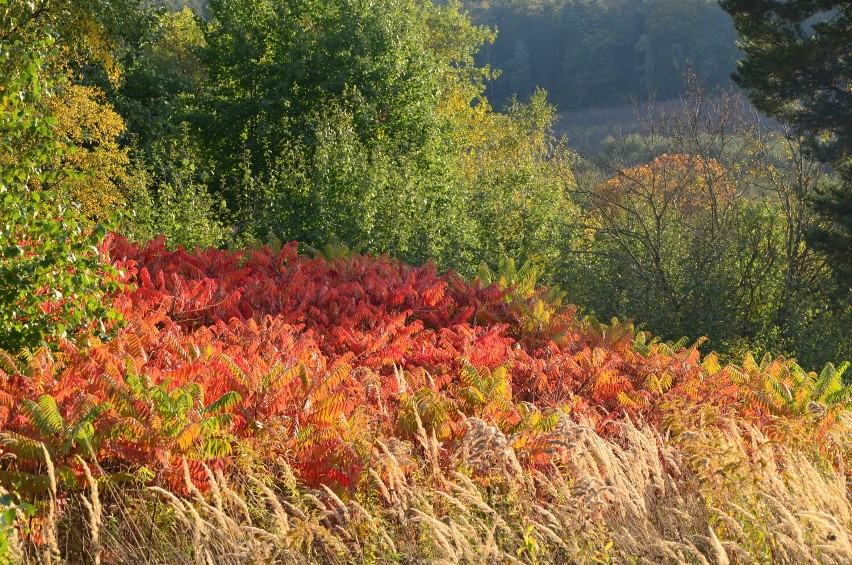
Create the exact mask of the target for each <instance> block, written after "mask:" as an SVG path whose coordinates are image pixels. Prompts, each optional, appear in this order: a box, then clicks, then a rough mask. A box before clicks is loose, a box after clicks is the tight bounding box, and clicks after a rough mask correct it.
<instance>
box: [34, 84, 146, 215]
mask: <svg viewBox="0 0 852 565" xmlns="http://www.w3.org/2000/svg"><path fill="white" fill-rule="evenodd" d="M49 109H50V111H51V113H52V114H53V115H54V117H55V119H56V123H55V125H54V128H55V131H56V133H57V134H58V136H59V137H60V138H62V139H66V140H67V142H66V143H64V144H62V145H65V146H66V147H69V146H70V147H71V150H70V151H66V152H65V154H64V155H63V156H62V157H61V160H60V163H57V165H61V166H63V167H65V168H67V169H70V170H72V171H77V172H81V173H82V174H81V175H80V176H79V177H74V178H67V179H66V180H65V184H66V185H67V186H68V187H69V188H70V191H71V196H72V197H73V198H74V199H75V200H76V201H77V202H79V204H80V205H81V206H82V208H83V212H84V213H85V214H86V215H87V216H88V217H90V218H93V219H96V220H97V219H102V218H104V217H105V216H106V215H108V214H109V213H110V212H111V211H112V210H114V209H115V207H116V206H118V205H120V204H121V203H123V202H124V198H125V188H126V185H127V183H128V182H129V174H128V167H129V166H130V158H129V157H128V154H127V149H125V148H122V147H120V146H119V144H118V141H117V140H118V136H119V135H121V133H122V132H123V131H124V120H122V118H121V116H119V115H118V114H117V113H116V112H115V110H113V108H112V106H110V104H109V103H107V102H106V101H105V99H104V95H103V92H101V91H100V90H99V89H97V88H94V87H91V86H81V85H67V86H66V87H65V88H63V89H62V91H61V92H60V93H59V95H58V96H56V97H54V98H52V99H51V100H50V102H49Z"/></svg>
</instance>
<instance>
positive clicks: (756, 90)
mask: <svg viewBox="0 0 852 565" xmlns="http://www.w3.org/2000/svg"><path fill="white" fill-rule="evenodd" d="M721 5H722V7H723V8H724V9H725V10H726V11H727V12H728V13H729V14H730V15H731V16H732V18H733V20H734V24H735V25H736V28H737V31H738V33H739V35H740V38H741V41H740V48H741V49H742V51H743V52H744V53H745V56H746V57H745V59H744V60H742V61H740V62H739V63H738V64H737V72H736V74H735V75H734V80H735V81H736V82H737V84H739V85H740V86H742V87H743V88H745V89H746V90H747V92H748V94H749V97H750V98H751V100H752V102H754V104H755V106H756V107H757V108H759V109H760V110H762V111H764V112H766V113H767V114H769V115H770V116H774V117H776V118H778V119H779V120H780V121H782V122H784V123H787V124H790V125H792V126H793V127H794V128H795V129H796V131H797V132H798V133H800V134H802V135H804V136H805V138H806V142H807V147H808V148H809V149H810V151H811V152H812V154H813V155H814V156H815V157H816V158H817V159H818V160H820V161H822V162H824V163H829V164H831V165H832V167H833V168H834V170H835V171H836V173H837V174H838V176H839V180H838V182H837V183H835V184H834V185H833V186H831V187H827V188H825V189H824V190H823V191H822V193H821V194H820V195H818V196H817V197H816V198H814V206H815V209H816V210H817V211H818V212H819V213H820V214H821V216H822V217H823V219H824V223H823V225H821V226H818V227H817V228H816V229H815V230H814V231H813V233H812V237H811V242H812V243H813V244H814V245H816V246H817V247H819V248H820V249H822V250H823V251H825V252H826V253H827V254H829V255H830V256H831V263H832V265H833V267H834V269H835V271H836V272H837V273H838V274H839V275H840V278H841V280H846V281H847V287H848V282H849V281H850V280H852V253H850V252H849V250H850V249H852V86H850V85H852V49H850V43H852V8H850V6H849V3H848V2H841V1H837V0H833V1H832V0H795V1H785V0H763V1H761V2H753V1H749V0H722V1H721ZM848 292H849V289H848V288H847V293H848Z"/></svg>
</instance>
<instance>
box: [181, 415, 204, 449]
mask: <svg viewBox="0 0 852 565" xmlns="http://www.w3.org/2000/svg"><path fill="white" fill-rule="evenodd" d="M199 435H201V426H200V425H199V424H197V423H195V422H193V423H191V424H189V425H187V426H186V427H185V428H184V429H183V430H181V432H180V433H179V434H178V435H177V437H176V438H175V445H177V446H178V449H179V450H180V451H182V452H186V451H187V450H188V449H189V448H190V447H191V446H192V444H193V442H195V440H196V439H198V436H199Z"/></svg>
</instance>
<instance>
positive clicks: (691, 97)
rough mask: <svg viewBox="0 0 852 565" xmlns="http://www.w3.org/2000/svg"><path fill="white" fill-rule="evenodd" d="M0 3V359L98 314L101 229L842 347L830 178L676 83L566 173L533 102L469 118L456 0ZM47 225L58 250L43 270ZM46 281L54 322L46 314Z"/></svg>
mask: <svg viewBox="0 0 852 565" xmlns="http://www.w3.org/2000/svg"><path fill="white" fill-rule="evenodd" d="M701 4H703V3H701ZM683 5H691V4H690V3H688V2H686V3H684V4H683ZM2 10H3V11H2V12H0V15H2V17H3V18H4V20H3V27H2V30H3V31H2V33H3V34H4V35H3V39H4V44H3V51H2V55H3V58H2V61H0V77H2V84H3V87H4V90H3V92H2V97H3V98H2V101H3V109H4V121H3V122H2V127H3V128H4V129H3V135H4V139H7V140H9V141H8V142H7V143H4V145H3V146H2V148H0V150H2V153H0V165H2V166H3V170H2V178H3V186H4V191H5V192H4V194H5V196H4V198H5V199H6V201H5V203H4V204H5V205H4V211H3V214H4V216H3V219H4V222H5V223H4V224H3V225H11V226H17V227H15V229H10V230H7V231H8V236H7V237H6V239H5V243H4V245H5V247H4V254H3V255H2V257H3V259H2V261H3V263H2V264H1V265H0V268H2V270H0V291H2V294H1V295H0V296H2V298H3V302H4V304H5V306H4V307H5V308H6V310H4V314H3V315H4V319H6V320H7V321H8V320H11V321H10V322H8V324H7V327H8V328H12V330H10V332H9V333H7V334H3V336H2V337H3V340H4V343H0V347H2V348H4V349H13V350H17V349H19V348H20V347H25V346H33V345H36V344H38V343H39V342H40V340H42V339H44V338H45V336H49V335H52V334H53V333H58V334H60V335H66V334H69V332H70V328H71V327H72V326H74V327H78V326H83V325H85V324H86V323H93V321H96V320H97V319H98V318H97V317H98V316H100V315H102V313H101V312H100V310H99V302H98V300H97V292H96V288H95V287H97V286H98V284H99V283H98V282H97V280H96V278H97V277H96V276H95V275H93V274H92V273H94V272H97V270H96V268H95V266H94V265H96V261H95V258H94V257H93V256H92V254H91V252H90V251H86V250H87V249H88V250H92V249H94V248H95V247H96V244H97V241H98V238H99V237H102V235H103V232H102V231H95V232H92V231H91V230H90V227H89V226H93V225H97V224H103V223H107V227H109V228H110V229H111V230H114V231H118V232H120V233H122V234H124V235H127V236H128V237H130V238H131V239H134V240H139V241H147V240H149V239H152V238H154V237H156V236H157V235H159V234H165V236H166V241H167V243H168V245H169V246H171V247H175V246H179V245H183V246H186V247H188V248H192V247H195V246H201V247H204V246H214V247H220V248H246V247H251V246H255V245H257V244H258V243H269V242H272V243H274V242H275V241H276V240H278V241H289V240H296V241H300V242H303V243H304V244H307V246H311V247H315V248H322V247H323V246H324V245H326V244H327V243H328V242H330V241H335V240H336V241H340V242H342V243H343V244H345V245H348V246H350V247H356V246H360V248H361V249H363V250H364V251H366V252H370V253H389V254H390V255H391V256H393V257H396V258H399V259H402V260H404V261H407V262H410V263H414V264H422V263H424V262H427V261H434V262H435V263H436V264H437V266H438V267H439V269H441V270H448V269H455V270H457V271H458V272H459V273H461V274H462V275H463V276H465V277H470V278H472V277H474V276H475V275H476V274H477V273H478V272H484V270H483V269H481V267H482V266H485V267H488V268H489V269H491V270H497V269H498V268H500V267H501V266H502V268H503V270H504V271H505V270H506V269H508V270H509V271H511V270H512V269H511V268H510V262H509V259H511V260H513V261H514V262H515V265H517V266H518V267H519V268H520V266H522V265H524V266H525V267H523V268H522V269H521V271H520V274H519V275H518V281H523V280H527V278H528V277H531V276H532V275H533V274H538V275H540V277H541V280H542V281H543V282H546V283H547V284H549V285H553V286H556V287H558V288H560V289H561V290H562V291H563V292H564V293H565V294H566V296H567V298H568V299H569V300H570V301H572V302H575V303H578V304H580V305H581V306H582V307H583V308H584V311H585V312H587V313H592V314H595V315H596V316H598V317H600V318H609V317H610V316H619V317H622V318H632V319H635V320H637V321H639V322H647V323H648V324H649V329H651V330H653V331H654V332H655V333H657V334H661V335H662V336H664V337H665V338H673V339H677V338H679V337H680V336H682V335H685V336H688V337H689V338H692V339H697V338H700V337H701V336H707V337H709V344H708V347H709V348H712V349H716V350H719V351H721V352H723V353H726V354H730V355H737V354H739V353H741V352H742V351H744V350H746V349H757V350H760V351H763V350H771V351H773V352H775V353H783V354H786V355H791V356H796V357H798V358H799V359H800V360H801V362H802V363H803V364H805V365H806V366H808V367H814V366H817V365H819V364H822V363H824V362H825V361H828V360H836V359H842V358H846V357H849V356H852V351H850V348H851V347H852V344H850V340H849V339H848V327H849V324H850V320H852V306H850V301H849V293H848V285H847V286H844V284H845V283H844V282H843V281H841V280H840V279H841V277H838V276H835V273H834V272H833V269H832V261H831V259H830V258H827V257H828V256H826V255H822V254H819V253H817V252H816V251H815V250H814V249H813V248H812V247H811V244H810V243H809V241H808V240H807V238H806V235H807V234H808V233H810V232H811V231H813V230H814V229H816V228H819V227H820V226H821V225H825V222H826V220H825V219H824V218H823V217H822V216H820V215H818V214H816V213H815V212H814V209H813V207H812V205H811V201H812V197H813V195H814V194H816V193H817V192H819V191H820V190H823V189H824V188H825V187H830V186H838V185H837V180H836V178H835V176H834V175H833V173H832V171H831V170H830V169H828V168H826V167H824V166H822V165H820V164H819V163H817V162H815V161H813V160H812V159H810V158H809V157H808V155H809V154H808V153H807V152H806V151H804V150H803V149H802V144H801V141H802V138H801V136H800V135H799V134H797V133H795V132H793V131H792V130H791V131H787V132H783V131H782V132H780V133H779V132H775V133H771V134H770V133H768V132H766V131H764V130H763V129H761V127H760V124H759V122H758V121H755V120H753V119H752V117H751V116H749V115H748V110H747V109H746V108H745V107H744V106H743V104H741V103H740V102H738V99H737V97H736V96H733V95H731V94H730V93H729V94H723V93H715V94H712V95H709V94H707V92H706V91H705V90H704V88H705V87H703V86H701V81H700V80H698V79H699V78H700V77H697V78H694V79H690V81H689V83H690V90H689V94H688V95H687V96H685V97H684V99H683V101H682V104H681V105H680V106H678V107H676V108H675V109H673V110H671V111H668V112H662V113H661V112H657V111H652V113H651V114H649V116H648V117H647V119H645V120H644V123H643V127H644V129H643V131H642V132H641V133H640V134H638V135H633V136H625V137H623V138H621V139H615V140H613V141H612V142H611V143H609V145H608V147H607V152H606V153H605V154H604V156H603V157H602V158H601V159H600V160H599V161H597V162H594V163H590V162H587V161H584V160H581V159H579V158H578V157H577V156H576V155H575V154H574V153H573V152H572V151H571V150H570V149H569V148H568V147H567V145H566V142H565V140H563V139H560V138H558V137H557V136H555V135H554V133H553V124H554V120H555V116H556V111H555V107H554V106H552V105H551V104H550V103H549V102H548V100H547V98H546V94H545V93H544V92H543V91H540V90H539V91H536V92H535V93H533V94H532V95H531V96H530V97H529V100H528V101H526V102H525V103H520V102H514V103H513V104H511V105H510V106H509V107H508V109H507V110H506V111H503V112H498V111H495V110H494V109H493V108H492V107H491V105H490V104H489V101H488V100H489V98H488V90H489V83H490V79H491V74H490V72H489V71H488V69H486V68H483V67H481V66H480V65H478V64H477V63H476V57H477V54H478V53H480V52H481V49H482V46H483V45H488V44H489V42H490V41H491V40H492V39H493V36H492V33H491V32H490V31H489V30H488V29H487V28H484V27H477V26H475V25H473V24H472V23H471V21H470V20H469V18H468V17H467V15H466V14H465V13H464V12H463V11H462V8H461V6H460V5H459V4H454V3H451V4H447V5H435V4H432V3H429V2H419V1H416V0H381V1H380V2H379V3H378V4H376V3H375V2H367V1H362V0H324V1H320V2H311V3H292V2H287V1H285V0H231V1H225V0H211V1H210V2H209V3H208V4H207V10H208V13H207V17H206V18H200V17H197V16H196V15H194V14H193V13H192V12H191V11H190V10H188V9H185V10H181V11H177V12H175V11H172V10H170V9H166V8H150V7H147V4H146V3H144V2H141V1H140V0H91V1H90V2H88V3H86V4H80V3H78V2H75V1H71V0H64V2H49V3H48V2H45V3H43V4H39V3H36V4H33V5H30V4H18V3H16V4H14V5H7V6H5V7H3V8H2ZM673 13H676V10H675V9H674V8H673ZM616 21H617V19H616V20H613V23H614V22H616ZM600 25H603V23H601V24H600ZM584 29H589V30H590V29H593V27H589V28H584ZM602 29H603V28H602ZM81 30H82V31H81ZM606 35H612V36H620V34H619V33H614V32H607V34H606ZM12 38H14V39H12ZM596 52H597V51H596ZM619 60H620V59H619ZM590 68H591V67H590ZM575 82H576V83H577V84H581V83H582V82H583V80H582V79H581V78H577V79H576V81H575ZM68 202H72V203H74V206H73V207H72V208H73V209H75V210H77V212H74V213H73V214H72V211H73V210H72V209H71V208H68V207H67V206H66V204H67V203H68ZM20 210H25V212H19V211H20ZM12 211H15V212H14V214H18V215H17V216H15V215H10V214H12V213H13V212H12ZM116 212H121V213H120V214H117V213H116ZM75 214H76V215H75ZM22 218H39V221H31V220H27V219H22ZM56 218H59V219H58V220H55V219H56ZM54 220H55V221H54ZM57 222H58V223H57ZM57 233H59V234H61V233H68V234H69V239H67V242H68V244H69V245H70V246H71V247H70V248H69V249H70V251H69V249H66V248H63V247H50V253H49V254H47V253H46V252H45V249H47V247H44V246H49V244H48V241H49V240H50V239H51V238H52V237H54V235H55V234H57ZM51 234H52V235H51ZM4 235H5V233H4ZM21 241H24V242H27V245H29V246H30V247H24V249H25V251H24V252H21V251H20V250H19V247H20V242H21ZM69 257H70V258H73V261H72V263H73V264H72V265H69V263H68V261H69V260H71V259H69ZM87 261H88V262H87ZM75 269H76V270H80V271H81V272H82V273H84V274H81V275H80V276H76V275H74V273H76V272H77V271H75ZM93 269H94V270H93ZM56 273H66V274H68V276H67V277H66V276H63V277H57V276H56ZM101 274H102V273H100V274H99V275H98V276H100V275H101ZM72 275H73V276H72ZM533 278H534V277H533ZM51 282H52V284H54V285H60V286H56V289H57V292H58V293H59V294H58V295H55V296H61V297H62V298H61V300H62V301H63V305H64V306H63V307H64V308H66V309H67V312H75V314H74V316H75V317H72V318H68V319H66V318H63V317H62V315H60V314H61V312H60V311H58V310H56V309H55V308H54V307H53V306H51V304H52V302H51V301H52V300H54V298H55V296H51V295H49V294H46V293H45V292H44V287H45V284H48V285H49V284H51ZM28 288H29V289H30V291H27V290H26V289H28ZM45 312H51V313H52V314H53V315H54V317H52V318H51V317H44V316H43V314H44V313H45ZM89 314H91V316H89ZM34 319H41V320H43V322H44V323H40V324H34V323H32V322H31V321H32V320H34ZM62 320H65V322H62ZM66 322H67V323H66Z"/></svg>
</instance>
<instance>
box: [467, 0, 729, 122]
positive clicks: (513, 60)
mask: <svg viewBox="0 0 852 565" xmlns="http://www.w3.org/2000/svg"><path fill="white" fill-rule="evenodd" d="M463 4H464V5H465V7H466V8H467V9H468V10H469V11H470V14H471V17H472V19H473V21H474V23H478V24H482V25H488V26H490V27H492V28H494V27H496V28H497V38H496V40H495V41H494V43H493V44H491V45H486V46H485V47H483V49H482V50H481V51H480V53H479V60H478V62H479V63H480V64H482V65H486V64H487V65H490V66H491V67H493V68H495V69H499V70H501V71H502V73H501V74H500V76H498V77H497V78H496V79H494V80H492V81H491V82H490V84H489V85H488V97H489V99H490V100H491V101H492V102H493V103H494V104H495V105H497V106H499V105H500V104H501V103H502V102H504V101H506V100H508V99H509V98H510V97H511V96H512V95H513V94H515V95H517V96H518V98H520V99H521V100H524V99H526V98H528V97H529V96H530V95H531V94H532V92H533V91H534V90H535V88H536V87H541V88H544V89H545V90H547V92H548V94H549V96H548V98H549V99H550V101H551V102H553V103H555V104H556V105H557V106H558V107H559V108H560V109H561V110H578V109H583V108H590V107H600V106H613V105H619V104H625V103H629V102H631V101H632V100H633V99H637V98H638V99H647V98H649V97H652V96H653V97H655V98H657V99H658V100H668V99H671V98H674V97H676V96H678V94H680V93H681V92H682V90H683V76H684V71H685V69H687V68H690V69H692V70H693V71H694V72H695V73H696V74H697V75H698V77H699V78H700V79H701V80H702V82H704V83H705V84H707V85H711V86H715V85H727V84H730V74H731V73H732V72H733V71H734V69H735V62H736V60H737V59H738V58H739V57H740V54H739V51H738V50H737V48H736V47H735V42H736V39H737V35H736V31H735V30H734V25H733V23H732V21H731V18H730V16H729V15H728V14H726V13H725V12H724V11H723V10H722V9H721V8H720V7H719V4H718V3H717V2H716V1H715V0H490V1H489V0H465V1H464V2H463Z"/></svg>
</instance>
